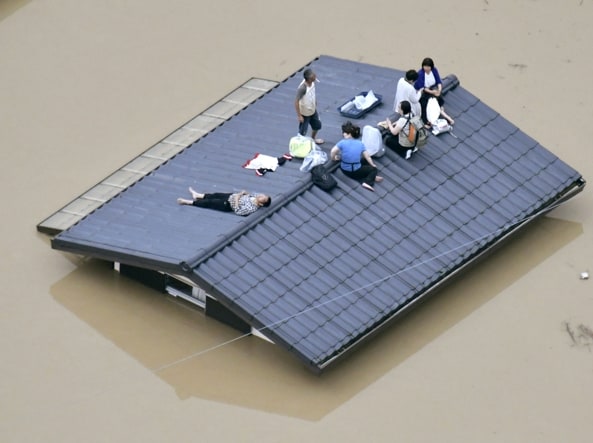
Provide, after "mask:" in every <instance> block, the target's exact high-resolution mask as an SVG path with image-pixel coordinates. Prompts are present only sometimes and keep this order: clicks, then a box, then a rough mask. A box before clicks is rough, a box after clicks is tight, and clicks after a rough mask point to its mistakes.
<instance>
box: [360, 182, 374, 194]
mask: <svg viewBox="0 0 593 443" xmlns="http://www.w3.org/2000/svg"><path fill="white" fill-rule="evenodd" d="M362 187H363V188H364V189H368V190H369V191H373V192H375V190H374V189H373V187H372V186H371V185H369V184H367V183H363V184H362Z"/></svg>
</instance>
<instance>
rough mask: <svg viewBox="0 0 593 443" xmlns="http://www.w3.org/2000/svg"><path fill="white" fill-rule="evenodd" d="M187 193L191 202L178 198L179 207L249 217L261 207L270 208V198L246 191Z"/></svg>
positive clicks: (191, 191)
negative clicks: (190, 207) (185, 206)
mask: <svg viewBox="0 0 593 443" xmlns="http://www.w3.org/2000/svg"><path fill="white" fill-rule="evenodd" d="M189 193H190V194H191V196H192V200H189V199H185V198H178V199H177V203H179V204H180V205H193V206H197V207H198V208H209V209H216V210H218V211H224V212H234V213H235V214H237V215H249V214H252V213H254V212H255V211H257V210H258V209H259V208H261V207H266V206H270V203H272V198H271V197H269V196H267V195H265V194H250V193H248V192H247V191H241V192H236V193H233V194H231V193H224V192H215V193H213V194H202V193H199V192H196V191H194V190H193V189H192V188H191V187H190V188H189Z"/></svg>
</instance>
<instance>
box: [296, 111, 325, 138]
mask: <svg viewBox="0 0 593 443" xmlns="http://www.w3.org/2000/svg"><path fill="white" fill-rule="evenodd" d="M309 125H311V129H312V130H313V131H319V130H320V129H321V120H319V114H318V113H317V111H315V113H314V114H313V115H309V116H307V117H305V116H303V123H301V124H300V125H299V134H301V135H307V130H308V129H309Z"/></svg>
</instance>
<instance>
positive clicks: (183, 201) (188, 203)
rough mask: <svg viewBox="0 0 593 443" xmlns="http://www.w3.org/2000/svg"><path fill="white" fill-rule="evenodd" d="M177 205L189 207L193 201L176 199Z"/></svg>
mask: <svg viewBox="0 0 593 443" xmlns="http://www.w3.org/2000/svg"><path fill="white" fill-rule="evenodd" d="M177 203H179V204H180V205H191V204H192V203H193V201H191V200H187V199H185V198H178V199H177Z"/></svg>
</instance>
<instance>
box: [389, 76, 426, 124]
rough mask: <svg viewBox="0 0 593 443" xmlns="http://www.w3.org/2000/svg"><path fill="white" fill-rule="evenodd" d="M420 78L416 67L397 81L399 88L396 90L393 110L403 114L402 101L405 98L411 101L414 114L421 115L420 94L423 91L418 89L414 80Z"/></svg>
mask: <svg viewBox="0 0 593 443" xmlns="http://www.w3.org/2000/svg"><path fill="white" fill-rule="evenodd" d="M416 80H418V73H417V72H416V71H415V70H414V69H410V70H409V71H407V72H406V75H405V76H404V77H402V78H400V79H399V81H398V82H397V89H396V91H395V103H394V104H393V110H394V111H395V112H397V113H398V114H399V115H403V114H402V111H401V109H400V105H401V102H403V101H404V100H406V101H408V102H410V105H411V106H412V115H420V113H421V108H420V96H421V95H422V91H416V88H415V87H414V82H416Z"/></svg>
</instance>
